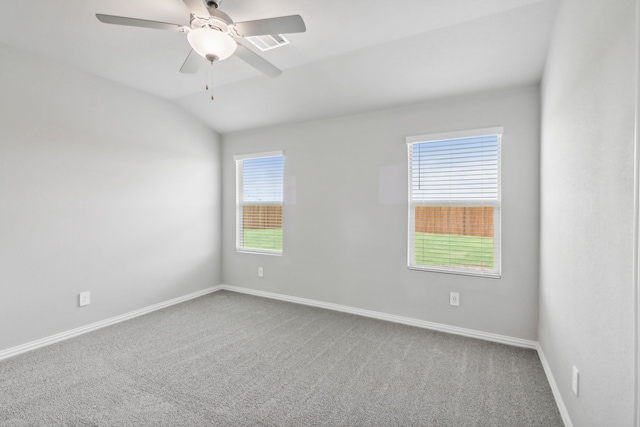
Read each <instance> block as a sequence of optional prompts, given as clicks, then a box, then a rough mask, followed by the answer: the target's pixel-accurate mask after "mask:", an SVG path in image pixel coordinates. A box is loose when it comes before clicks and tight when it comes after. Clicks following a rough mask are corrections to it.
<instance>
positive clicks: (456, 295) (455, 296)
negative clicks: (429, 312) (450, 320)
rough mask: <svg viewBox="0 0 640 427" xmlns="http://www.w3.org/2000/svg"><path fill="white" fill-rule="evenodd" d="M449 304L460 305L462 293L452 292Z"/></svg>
mask: <svg viewBox="0 0 640 427" xmlns="http://www.w3.org/2000/svg"><path fill="white" fill-rule="evenodd" d="M449 304H450V305H452V306H454V307H459V306H460V293H459V292H451V293H450V294H449Z"/></svg>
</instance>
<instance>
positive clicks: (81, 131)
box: [0, 45, 221, 350]
mask: <svg viewBox="0 0 640 427" xmlns="http://www.w3.org/2000/svg"><path fill="white" fill-rule="evenodd" d="M0 96H1V97H2V102H1V103H0V194H1V195H2V197H1V198H0V350H3V349H7V348H11V347H14V346H16V345H20V344H24V343H26V342H30V341H33V340H36V339H39V338H43V337H47V336H50V335H53V334H56V333H59V332H63V331H67V330H70V329H73V328H76V327H79V326H83V325H86V324H89V323H92V322H95V321H99V320H103V319H106V318H110V317H113V316H116V315H120V314H123V313H126V312H129V311H132V310H135V309H139V308H142V307H145V306H148V305H151V304H154V303H158V302H162V301H166V300H168V299H171V298H174V297H178V296H182V295H185V294H188V293H190V292H194V291H198V290H201V289H204V288H207V287H209V286H213V285H217V284H219V283H220V274H221V273H220V270H221V268H220V260H221V257H220V192H221V184H220V143H219V137H218V135H217V134H215V133H214V132H212V131H211V130H209V129H208V128H207V127H205V126H203V125H202V124H200V123H199V122H197V121H196V120H195V119H193V118H191V117H190V116H188V115H187V114H186V113H185V112H183V111H182V110H180V109H178V108H177V107H175V106H173V105H171V104H170V103H169V102H168V101H164V100H161V99H158V98H155V97H152V96H148V95H144V94H141V93H139V92H135V91H133V90H130V89H127V88H124V87H122V86H119V85H116V84H113V83H110V82H108V81H106V80H102V79H99V78H96V77H92V76H89V75H87V74H84V73H82V72H80V71H77V70H74V69H72V68H69V67H66V66H61V65H57V64H55V63H54V62H52V61H50V60H46V61H45V60H41V59H40V58H37V57H34V56H33V55H29V54H26V53H21V52H19V51H16V50H14V49H12V48H9V47H7V46H4V45H0ZM80 291H91V296H92V303H91V305H89V306H87V307H83V308H79V307H78V306H77V294H78V292H80Z"/></svg>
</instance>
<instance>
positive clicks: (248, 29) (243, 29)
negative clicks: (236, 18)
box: [233, 15, 307, 37]
mask: <svg viewBox="0 0 640 427" xmlns="http://www.w3.org/2000/svg"><path fill="white" fill-rule="evenodd" d="M233 27H234V30H235V32H236V33H237V34H238V35H239V36H242V37H248V36H263V35H268V34H289V33H304V32H305V31H307V26H306V25H305V24H304V20H303V19H302V17H301V16H300V15H289V16H281V17H279V18H269V19H257V20H255V21H245V22H237V23H235V24H234V25H233Z"/></svg>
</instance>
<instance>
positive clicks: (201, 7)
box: [182, 0, 210, 18]
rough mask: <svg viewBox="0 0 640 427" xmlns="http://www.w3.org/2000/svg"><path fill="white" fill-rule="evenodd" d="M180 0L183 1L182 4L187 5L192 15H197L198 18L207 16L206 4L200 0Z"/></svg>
mask: <svg viewBox="0 0 640 427" xmlns="http://www.w3.org/2000/svg"><path fill="white" fill-rule="evenodd" d="M182 1H183V2H184V4H186V5H187V7H188V8H189V10H190V11H191V13H193V14H194V15H196V16H199V17H200V18H206V17H207V16H210V15H209V9H207V6H205V4H204V3H203V1H202V0H182Z"/></svg>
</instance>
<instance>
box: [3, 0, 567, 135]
mask: <svg viewBox="0 0 640 427" xmlns="http://www.w3.org/2000/svg"><path fill="white" fill-rule="evenodd" d="M557 3H558V0H395V1H393V2H389V1H383V0H368V1H364V0H349V1H344V0H324V1H317V0H316V1H311V0H302V1H300V0H270V1H265V0H225V1H224V2H222V4H221V7H220V10H222V11H224V12H225V13H227V14H228V15H230V16H231V17H232V18H233V20H234V21H236V22H239V21H247V20H253V19H261V18H270V17H276V16H282V15H293V14H297V15H301V16H302V18H303V19H304V21H305V22H306V26H307V31H306V32H304V33H298V34H290V35H287V38H288V39H289V40H290V41H291V43H290V44H289V45H287V46H284V47H281V48H277V49H274V50H271V51H267V52H262V53H260V55H261V56H263V57H264V58H266V59H267V60H268V61H270V62H271V63H273V64H274V65H276V66H277V67H278V68H280V69H282V70H283V71H284V72H283V74H282V75H281V76H279V77H277V78H274V79H272V78H268V77H266V76H264V75H262V74H260V73H259V72H258V71H256V70H255V69H253V68H251V67H250V66H249V65H248V64H246V63H245V62H243V61H241V60H240V59H238V58H237V57H231V58H229V59H227V60H225V61H221V62H217V63H214V64H213V67H212V68H210V70H211V73H212V78H213V82H214V85H213V86H214V93H215V96H216V98H215V100H214V101H211V100H210V97H209V96H208V95H207V94H206V92H205V88H204V87H205V83H206V73H205V70H206V68H207V67H206V66H203V67H201V70H200V72H198V73H196V74H184V73H180V72H178V70H179V69H180V67H181V65H182V63H183V62H184V60H185V57H186V56H187V54H188V53H189V51H190V46H189V43H188V41H187V38H186V36H185V34H181V33H175V32H168V31H160V30H154V29H146V28H135V27H125V26H119V25H106V24H103V23H101V22H99V21H98V20H97V19H96V17H95V14H96V13H104V14H110V15H118V16H127V17H134V18H141V19H148V20H154V21H163V22H171V23H176V24H183V25H188V24H189V9H188V8H187V7H186V6H185V3H183V1H181V0H136V1H131V0H83V1H65V2H55V1H40V0H32V1H17V0H16V1H12V2H5V3H4V4H3V5H2V9H0V10H1V11H2V13H0V42H1V43H5V44H7V45H11V46H15V47H18V48H21V49H24V50H26V51H29V52H32V53H33V54H34V55H38V56H39V57H41V58H42V63H43V72H45V73H46V62H47V61H50V60H54V61H59V62H63V63H67V64H69V65H72V66H74V67H78V68H81V69H83V70H85V71H87V72H89V73H92V74H95V75H97V76H101V77H104V78H106V79H109V80H113V81H115V82H118V83H121V84H123V85H126V86H130V87H132V88H135V89H138V90H141V91H144V92H148V93H150V94H154V95H157V96H159V97H162V98H166V99H169V100H171V101H172V102H175V103H176V104H177V105H179V106H180V107H182V108H184V109H185V110H187V111H189V112H191V113H192V114H193V115H195V116H196V117H198V118H200V119H201V120H203V121H204V122H205V123H207V124H209V125H210V126H211V127H212V128H213V129H215V130H217V131H218V132H220V133H228V132H235V131H239V130H245V129H251V128H258V127H263V126H271V125H276V124H283V123H291V122H298V121H306V120H313V119H318V118H327V117H334V116H339V115H344V114H353V113H359V112H364V111H370V110H375V109H380V108H389V107H394V106H400V105H406V104H410V103H416V102H421V101H425V100H428V99H433V98H441V97H446V96H452V95H458V94H463V93H468V92H476V91H482V90H487V89H494V88H500V87H508V86H515V85H524V84H535V83H538V82H539V81H540V79H541V76H542V70H543V67H544V63H545V58H546V54H547V49H548V44H549V39H550V33H551V29H552V26H553V21H554V18H555V12H556V7H557ZM202 61H203V65H206V64H205V63H206V61H205V60H204V59H203V60H202Z"/></svg>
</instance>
